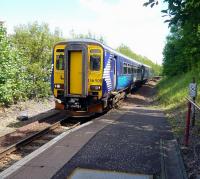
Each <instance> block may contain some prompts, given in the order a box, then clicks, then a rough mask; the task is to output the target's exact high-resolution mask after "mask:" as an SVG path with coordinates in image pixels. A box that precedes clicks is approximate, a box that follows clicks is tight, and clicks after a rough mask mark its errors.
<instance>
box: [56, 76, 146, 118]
mask: <svg viewBox="0 0 200 179" xmlns="http://www.w3.org/2000/svg"><path fill="white" fill-rule="evenodd" d="M146 81H147V80H143V81H138V82H136V83H135V84H134V85H131V86H129V87H127V88H125V89H123V90H121V91H113V92H110V93H109V94H108V95H107V96H106V97H104V98H101V99H98V96H90V95H89V96H87V97H73V96H72V97H64V96H63V95H62V96H59V98H57V99H56V101H55V108H56V109H58V110H65V111H67V112H69V113H71V115H72V116H87V115H92V114H95V113H102V112H104V111H105V110H107V109H111V108H113V107H114V106H115V105H116V104H117V102H118V101H120V100H121V99H123V98H125V97H126V95H127V94H128V93H130V92H132V91H134V90H135V89H137V88H139V87H141V85H142V84H144V83H146Z"/></svg>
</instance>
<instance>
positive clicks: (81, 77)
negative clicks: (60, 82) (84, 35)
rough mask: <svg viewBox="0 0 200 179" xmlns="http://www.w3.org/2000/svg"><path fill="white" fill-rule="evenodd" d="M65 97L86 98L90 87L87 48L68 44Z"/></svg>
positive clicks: (66, 51)
mask: <svg viewBox="0 0 200 179" xmlns="http://www.w3.org/2000/svg"><path fill="white" fill-rule="evenodd" d="M65 57H66V58H65V72H64V75H65V83H64V95H65V96H67V97H71V96H72V97H73V96H86V95H87V86H88V73H87V68H88V67H87V59H88V58H87V57H88V56H87V47H86V46H85V45H83V44H73V43H72V44H71V43H68V44H67V46H66V48H65Z"/></svg>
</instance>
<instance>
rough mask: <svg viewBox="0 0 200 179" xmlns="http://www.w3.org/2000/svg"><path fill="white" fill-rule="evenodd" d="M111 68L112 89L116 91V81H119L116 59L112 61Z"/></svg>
mask: <svg viewBox="0 0 200 179" xmlns="http://www.w3.org/2000/svg"><path fill="white" fill-rule="evenodd" d="M110 68H111V69H110V75H111V83H112V88H113V89H116V80H117V72H116V58H112V59H111V64H110Z"/></svg>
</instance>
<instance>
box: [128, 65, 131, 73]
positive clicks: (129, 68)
mask: <svg viewBox="0 0 200 179" xmlns="http://www.w3.org/2000/svg"><path fill="white" fill-rule="evenodd" d="M128 74H131V66H130V65H128Z"/></svg>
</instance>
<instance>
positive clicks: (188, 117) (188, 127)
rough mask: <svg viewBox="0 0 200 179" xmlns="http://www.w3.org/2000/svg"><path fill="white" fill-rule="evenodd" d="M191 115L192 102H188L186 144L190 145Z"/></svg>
mask: <svg viewBox="0 0 200 179" xmlns="http://www.w3.org/2000/svg"><path fill="white" fill-rule="evenodd" d="M190 115H191V103H190V102H188V112H187V119H186V127H185V146H188V143H189V136H190Z"/></svg>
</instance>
